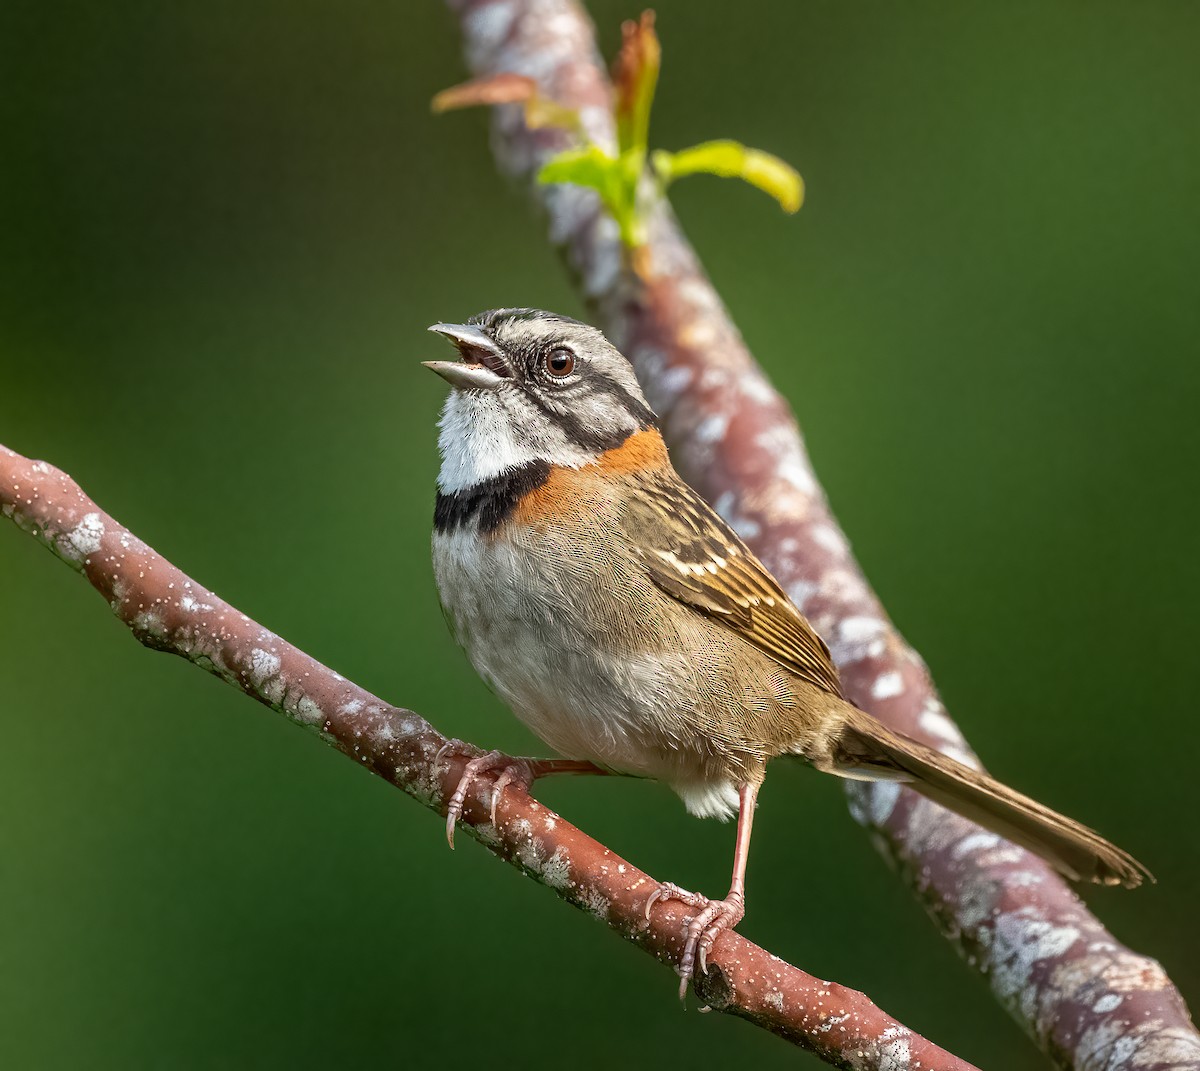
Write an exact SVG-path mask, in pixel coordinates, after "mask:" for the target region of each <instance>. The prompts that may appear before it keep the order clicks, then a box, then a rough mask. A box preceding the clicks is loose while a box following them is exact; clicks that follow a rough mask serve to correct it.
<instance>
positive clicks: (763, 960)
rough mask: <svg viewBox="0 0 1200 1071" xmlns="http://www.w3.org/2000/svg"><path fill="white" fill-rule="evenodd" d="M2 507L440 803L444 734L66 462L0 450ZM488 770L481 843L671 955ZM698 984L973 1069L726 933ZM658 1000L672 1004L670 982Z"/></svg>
mask: <svg viewBox="0 0 1200 1071" xmlns="http://www.w3.org/2000/svg"><path fill="white" fill-rule="evenodd" d="M0 512H3V514H4V515H5V516H6V517H9V518H11V519H12V520H13V521H14V522H15V523H16V524H17V525H18V527H20V528H22V529H24V530H25V531H27V532H29V533H30V534H31V535H33V536H34V537H35V538H36V539H38V540H39V541H40V542H41V543H43V544H44V545H45V546H46V547H48V548H49V549H50V550H52V551H53V552H54V553H55V554H56V555H57V556H58V557H59V558H61V559H62V560H63V561H64V562H66V563H67V564H68V565H70V566H71V567H72V568H73V569H75V570H77V571H78V572H80V573H82V574H83V575H84V577H86V579H87V580H88V582H89V583H91V585H92V586H93V587H94V588H95V589H96V590H97V591H98V592H100V594H101V595H102V596H104V598H105V599H106V600H107V602H108V604H109V606H110V607H111V609H112V611H113V613H114V614H116V616H117V617H118V618H119V619H120V620H121V621H122V622H124V623H125V624H126V625H127V626H128V627H129V628H130V630H131V631H132V632H133V634H134V636H135V637H136V638H137V639H138V640H139V641H140V642H141V643H142V644H144V645H145V646H147V647H149V648H151V649H153V650H157V651H165V652H168V653H170V654H175V655H180V656H181V657H183V658H186V659H187V660H188V661H190V662H193V663H194V664H195V665H197V666H199V667H200V668H202V669H204V670H207V671H208V672H209V673H212V674H214V675H215V676H217V677H220V678H221V679H222V680H223V681H225V682H226V683H227V684H230V685H232V686H233V687H235V688H237V689H239V690H240V691H242V692H244V693H245V694H246V695H248V696H250V697H251V698H253V699H257V700H258V701H259V702H260V703H263V704H265V705H266V706H268V707H270V708H271V709H272V710H275V711H277V712H279V713H280V714H283V715H285V716H286V717H288V718H290V719H291V720H292V721H294V722H296V723H298V724H299V725H302V726H304V727H306V728H308V729H310V730H312V731H314V732H315V733H317V734H318V735H319V736H320V737H321V738H322V739H323V740H325V741H326V743H329V744H331V745H332V746H333V747H335V748H337V750H338V751H340V752H342V754H344V755H346V756H347V757H348V758H350V759H352V760H354V762H355V763H357V764H359V765H362V766H365V767H366V768H367V769H369V770H370V771H371V772H372V773H374V774H377V775H378V776H379V777H382V778H383V779H384V780H385V781H388V782H390V783H391V784H393V785H395V786H396V787H397V788H399V789H401V790H403V791H404V792H407V793H408V794H409V795H410V796H412V797H413V798H415V799H417V800H419V801H420V802H421V803H423V804H424V805H425V806H426V807H429V808H430V809H432V810H435V811H438V812H439V813H440V814H442V815H444V814H445V809H446V800H447V799H448V798H449V796H450V794H451V793H452V792H453V791H454V788H455V787H456V786H457V784H458V780H459V777H460V775H461V773H462V766H463V760H462V759H461V758H454V759H452V760H450V761H448V762H447V763H444V764H441V765H435V761H434V760H435V757H436V756H437V754H438V751H439V750H440V749H441V747H442V746H443V745H444V744H445V743H446V738H445V737H443V736H442V735H441V734H440V733H438V732H437V731H436V730H435V729H434V728H433V726H431V725H430V724H429V723H428V722H427V721H426V720H425V719H424V718H422V717H420V716H419V715H417V714H414V713H413V712H412V711H411V710H404V709H402V708H399V707H394V706H391V705H390V704H388V703H386V702H384V701H383V700H382V699H379V698H378V697H377V696H374V695H372V694H371V693H370V692H368V691H366V690H365V689H363V688H360V687H359V686H358V685H356V684H354V683H353V682H351V681H348V680H346V679H345V678H344V677H342V676H341V675H340V674H338V673H335V672H334V671H333V670H331V669H329V668H328V667H327V666H324V665H322V664H321V663H320V662H318V661H317V660H316V659H314V658H312V657H311V656H309V655H307V654H305V653H304V652H303V651H301V650H298V649H297V648H296V647H294V646H292V645H291V644H290V643H288V642H287V641H286V640H284V639H282V638H281V637H279V636H277V635H275V634H274V633H273V632H271V631H269V630H268V629H265V628H263V627H262V626H261V625H259V624H258V623H257V622H255V621H252V620H251V619H250V618H249V617H247V616H246V615H245V614H243V613H241V612H240V611H239V610H237V609H236V608H234V607H233V606H230V605H229V603H227V602H225V601H224V600H223V599H221V598H219V597H218V596H217V595H215V594H214V593H213V592H211V591H209V590H208V589H207V588H205V587H204V586H203V585H201V584H199V583H197V582H196V581H194V580H192V579H191V578H190V577H188V576H187V575H186V574H184V573H183V572H182V571H180V570H179V569H178V568H177V567H176V566H174V565H172V564H171V563H170V562H169V561H167V560H166V559H165V558H163V557H162V555H160V554H158V553H156V552H155V551H154V550H152V549H151V548H150V547H148V546H147V545H146V544H145V543H143V542H142V541H141V540H140V539H138V537H137V536H135V535H134V534H133V533H132V532H130V531H129V530H128V529H127V528H125V527H124V526H123V525H121V524H120V523H119V522H117V521H116V520H114V519H113V518H112V517H110V516H109V515H108V514H106V513H105V512H104V511H103V510H101V509H100V507H99V506H97V505H96V503H94V502H93V501H92V500H91V499H89V498H88V496H87V495H86V494H84V492H83V491H82V489H81V488H80V487H79V486H78V485H77V484H76V483H75V482H74V481H73V480H72V479H71V478H70V477H69V476H67V475H66V474H65V473H63V472H61V471H59V470H58V469H56V468H54V467H53V466H51V465H49V464H47V463H46V462H44V461H31V460H29V459H28V458H25V457H22V456H21V455H20V454H17V453H14V452H13V451H12V450H9V449H8V448H7V447H4V446H0ZM492 783H493V780H492V778H491V777H484V778H480V779H478V780H477V781H476V782H475V783H474V784H473V786H472V789H471V792H470V793H469V795H468V796H467V810H466V814H465V816H464V820H463V822H462V826H463V827H465V828H466V829H467V830H468V831H469V832H470V833H471V834H472V835H473V836H474V837H475V838H476V839H477V840H479V841H480V842H481V843H482V844H484V845H485V846H486V847H487V848H488V849H489V850H490V851H491V852H493V853H494V854H495V855H498V856H499V857H500V858H502V859H505V860H507V861H508V862H510V863H512V864H513V865H514V866H517V867H519V868H520V869H521V870H523V871H525V872H526V873H527V874H529V875H530V876H531V877H533V878H535V879H536V880H537V881H539V882H541V883H542V884H544V885H547V886H549V887H550V888H551V889H553V890H554V891H555V892H556V893H558V895H559V896H561V897H562V898H563V899H564V900H566V901H567V902H568V903H571V904H573V905H574V906H575V907H578V908H580V909H581V910H583V911H586V912H587V913H588V914H590V915H592V916H593V917H594V918H596V919H598V920H600V921H601V922H603V923H605V924H606V925H607V926H609V927H610V928H611V929H613V930H615V931H616V932H617V933H619V934H621V935H622V936H623V937H625V938H627V939H628V940H630V941H632V942H633V943H634V944H636V945H638V946H639V947H640V948H642V949H643V950H644V951H646V952H649V953H650V954H651V955H653V956H655V957H656V958H658V959H659V960H661V961H663V962H664V963H670V964H674V963H676V962H677V961H678V957H679V954H680V952H681V947H680V946H681V943H682V942H681V939H680V938H681V935H682V932H683V923H684V919H685V917H686V915H685V910H686V909H681V907H680V905H678V904H675V903H667V904H660V905H657V906H656V907H655V908H654V910H653V911H652V912H651V917H650V919H649V921H647V920H646V918H645V917H644V909H645V904H646V898H647V897H648V896H649V895H650V893H651V892H653V891H654V890H655V889H656V888H658V882H657V881H655V880H654V879H653V878H651V877H650V876H649V875H648V874H645V873H643V872H642V871H640V870H639V869H638V868H637V867H635V866H633V865H632V864H630V863H627V862H626V861H625V860H623V859H621V858H620V857H619V856H617V855H615V854H614V853H613V852H611V851H609V850H608V849H607V848H605V847H604V845H602V844H600V843H598V842H597V841H595V840H593V839H592V838H591V837H589V836H588V835H587V834H586V833H583V832H582V831H581V830H579V829H576V828H575V827H574V826H573V825H571V824H570V823H569V822H567V821H565V820H564V819H562V818H561V817H559V816H558V815H557V814H555V813H554V812H552V811H550V810H549V809H548V808H546V807H544V806H542V805H541V804H540V803H538V802H537V801H536V800H534V799H532V798H531V797H530V796H529V795H528V794H527V793H526V792H524V791H523V790H521V789H520V788H518V787H517V786H510V787H509V788H508V789H507V790H506V791H505V793H504V795H503V797H502V798H501V800H500V801H499V804H498V806H497V808H496V822H495V824H493V823H492V822H491V819H490V804H491V795H492V793H491V785H492ZM709 964H710V966H709V973H708V975H707V976H705V977H703V978H702V979H701V980H700V981H699V983H698V986H697V992H698V994H699V995H700V997H701V999H702V1000H704V1001H705V1002H706V1003H707V1004H708V1005H709V1006H710V1007H712V1008H715V1009H717V1010H720V1011H724V1012H729V1013H731V1014H733V1015H737V1016H740V1017H741V1018H744V1019H747V1020H749V1021H750V1022H752V1023H755V1024H756V1025H758V1026H761V1027H763V1028H764V1029H766V1030H770V1031H771V1032H772V1033H775V1034H778V1035H780V1036H781V1037H783V1038H785V1039H787V1040H788V1041H791V1042H792V1043H793V1044H796V1045H799V1046H801V1047H802V1048H805V1049H807V1050H809V1051H811V1052H813V1053H815V1054H816V1055H817V1056H820V1057H821V1058H822V1059H824V1060H826V1061H827V1062H828V1063H830V1064H832V1065H834V1066H835V1067H841V1068H847V1069H850V1071H877V1069H887V1071H917V1069H921V1071H972V1068H971V1065H970V1064H968V1063H966V1062H965V1061H963V1060H959V1059H958V1058H957V1057H955V1056H952V1055H951V1054H949V1053H947V1052H945V1051H943V1050H942V1049H940V1048H938V1047H937V1046H936V1045H934V1044H933V1043H931V1042H929V1041H927V1040H926V1039H925V1038H923V1037H921V1036H920V1035H919V1034H916V1033H914V1032H913V1031H911V1030H909V1029H908V1028H907V1027H905V1026H903V1025H902V1024H900V1023H898V1022H897V1021H896V1020H895V1019H893V1018H892V1017H891V1016H889V1015H887V1014H886V1013H885V1012H883V1011H881V1010H880V1009H879V1008H877V1007H876V1006H875V1005H874V1004H873V1003H872V1002H871V1001H870V1000H869V999H868V998H867V997H865V996H864V995H863V994H861V993H858V992H856V991H854V990H852V989H847V988H846V987H844V986H839V985H837V984H835V983H833V982H825V981H822V980H820V979H818V978H814V977H812V976H811V975H808V974H805V973H804V972H803V971H801V970H799V969H797V968H796V967H793V966H791V965H790V964H787V963H785V962H784V961H783V960H781V959H779V958H777V957H776V956H773V955H771V954H770V953H769V952H767V951H765V950H764V949H762V948H760V947H758V946H757V945H755V944H753V943H752V942H750V941H747V940H746V939H745V938H743V937H741V936H740V935H739V934H736V933H729V934H725V935H723V936H722V938H721V940H720V942H719V943H718V944H717V947H716V949H715V950H714V954H713V955H712V956H711V957H710V958H709ZM663 999H664V1000H668V1001H669V1000H670V999H671V998H670V997H669V996H668V995H667V992H664V994H663Z"/></svg>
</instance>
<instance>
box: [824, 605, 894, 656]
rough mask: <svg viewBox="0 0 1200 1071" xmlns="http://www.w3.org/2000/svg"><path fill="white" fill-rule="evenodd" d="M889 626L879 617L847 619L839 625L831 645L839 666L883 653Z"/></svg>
mask: <svg viewBox="0 0 1200 1071" xmlns="http://www.w3.org/2000/svg"><path fill="white" fill-rule="evenodd" d="M886 635H887V624H886V623H885V622H884V621H882V620H880V619H879V618H878V617H866V616H859V617H847V618H844V619H843V620H842V621H840V622H839V623H838V626H837V635H836V636H834V637H833V639H832V642H831V644H830V648H831V650H832V653H833V656H834V661H836V662H837V663H838V665H846V664H848V663H850V662H857V661H859V660H860V659H863V658H868V657H875V656H876V655H880V654H882V653H883V648H884V643H885V637H886Z"/></svg>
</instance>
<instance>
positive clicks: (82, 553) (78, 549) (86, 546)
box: [67, 513, 104, 561]
mask: <svg viewBox="0 0 1200 1071" xmlns="http://www.w3.org/2000/svg"><path fill="white" fill-rule="evenodd" d="M103 538H104V522H103V521H102V520H101V519H100V514H99V513H89V514H87V515H86V516H85V517H84V518H83V520H81V521H80V522H79V523H78V524H77V525H75V527H74V528H72V529H71V531H70V532H68V533H67V542H68V543H70V545H71V549H72V550H73V551H74V553H73V554H71V555H70V556H71V557H73V558H75V560H76V561H82V560H83V559H84V558H86V557H87V556H88V555H89V554H95V553H96V551H98V550H99V549H100V540H102V539H103Z"/></svg>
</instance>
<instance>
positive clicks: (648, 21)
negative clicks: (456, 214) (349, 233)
mask: <svg viewBox="0 0 1200 1071" xmlns="http://www.w3.org/2000/svg"><path fill="white" fill-rule="evenodd" d="M621 34H622V41H621V50H620V52H619V53H618V54H617V58H616V60H615V62H614V63H613V89H614V97H613V118H614V120H615V122H616V128H617V152H616V155H612V154H610V153H609V152H608V151H607V150H606V149H605V148H603V147H602V146H600V145H598V144H596V143H595V142H594V141H591V140H590V139H589V138H588V137H587V135H586V133H585V132H584V130H583V127H582V125H581V124H580V122H579V117H578V114H577V113H576V112H575V111H574V110H573V109H571V108H568V107H565V106H564V105H562V104H559V103H558V102H557V101H553V100H549V99H547V98H546V97H544V96H542V95H541V94H540V93H539V92H538V87H537V83H536V82H535V81H534V80H533V79H532V78H528V77H526V76H524V75H517V74H509V73H505V74H497V75H494V76H492V77H490V78H483V79H478V80H476V81H472V82H467V83H464V84H463V85H460V86H455V87H454V88H452V89H447V90H445V91H444V92H442V93H439V94H438V95H437V96H436V97H434V99H433V110H434V111H435V112H443V111H449V110H450V109H453V108H464V107H469V106H471V105H477V104H488V105H491V104H514V103H520V104H523V105H524V108H525V121H526V123H527V124H528V125H529V126H530V127H546V126H557V127H561V128H563V129H566V130H569V131H571V132H572V133H574V134H575V135H576V136H577V137H578V138H579V139H580V141H581V142H582V144H581V145H580V146H579V147H577V148H572V149H567V150H565V151H563V152H560V153H558V154H557V155H556V156H553V157H552V158H551V159H549V160H547V161H546V163H545V164H544V165H543V166H542V169H541V171H540V172H539V173H538V177H537V178H538V182H541V183H557V182H561V183H570V184H573V185H576V186H586V187H588V188H589V189H592V190H595V191H596V193H597V194H598V195H599V197H600V200H601V202H602V203H603V204H604V207H605V208H606V209H607V210H608V212H609V213H610V214H611V215H612V217H613V219H615V220H616V222H617V226H618V228H619V229H620V234H621V240H622V242H624V244H625V245H626V246H627V247H628V248H630V249H637V248H639V247H641V246H643V245H645V243H646V224H645V212H644V208H645V201H644V198H643V197H642V196H641V195H640V194H641V189H642V181H643V177H644V176H646V175H647V174H648V175H649V176H650V179H651V181H652V182H653V183H654V185H655V187H656V188H657V190H658V192H659V193H662V192H665V190H666V188H667V187H668V186H669V185H670V184H671V183H672V182H674V181H675V180H676V179H678V178H683V177H684V176H685V175H700V174H708V175H719V176H721V177H722V178H740V179H743V180H744V181H746V182H749V183H750V184H751V185H752V186H757V187H758V188H759V189H760V190H763V191H764V192H765V193H768V194H770V195H771V196H772V197H774V198H775V200H777V201H778V202H779V204H780V206H781V207H782V208H783V210H784V211H785V212H788V213H792V212H795V211H797V210H798V209H799V208H800V204H801V202H802V201H803V200H804V181H803V180H802V179H801V178H800V175H799V174H798V173H797V172H796V170H795V169H794V168H792V167H790V166H789V165H788V164H786V163H784V162H783V161H782V160H780V159H779V157H777V156H772V155H771V154H770V153H767V152H763V151H762V150H760V149H750V148H747V147H746V146H745V145H742V144H741V143H740V142H737V141H730V140H725V139H723V140H718V141H706V142H702V143H701V144H699V145H693V146H691V147H690V148H687V149H680V150H679V151H678V152H667V151H666V150H665V149H656V150H654V151H653V152H651V151H650V149H649V132H650V110H651V107H652V105H653V103H654V90H655V87H656V86H657V84H658V72H659V68H660V66H661V62H662V48H661V46H660V45H659V41H658V36H657V34H656V33H655V32H654V12H653V11H645V12H643V13H642V17H641V19H639V20H638V21H637V22H634V21H632V20H630V21H628V22H626V23H624V25H623V26H622V27H621Z"/></svg>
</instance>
